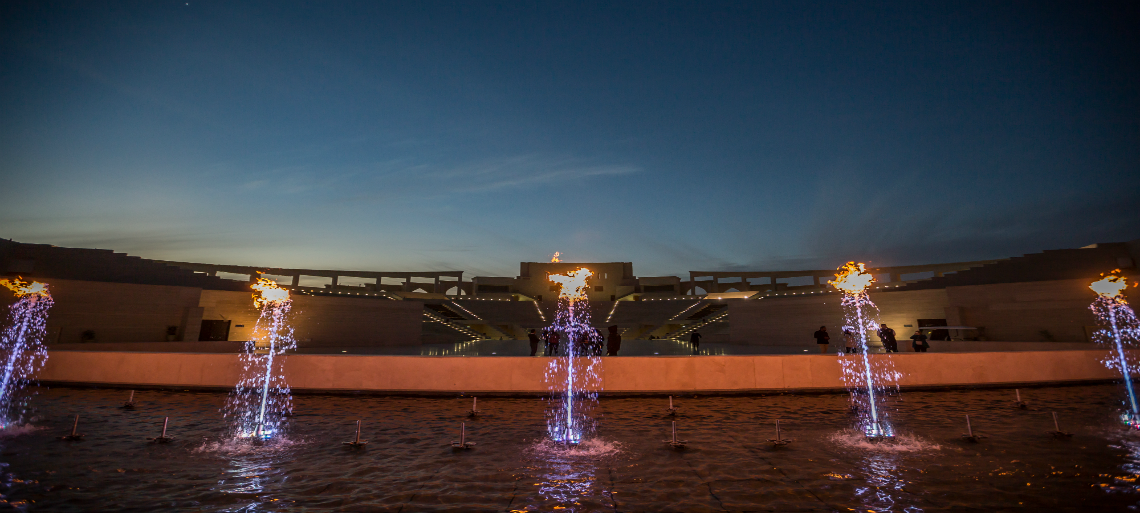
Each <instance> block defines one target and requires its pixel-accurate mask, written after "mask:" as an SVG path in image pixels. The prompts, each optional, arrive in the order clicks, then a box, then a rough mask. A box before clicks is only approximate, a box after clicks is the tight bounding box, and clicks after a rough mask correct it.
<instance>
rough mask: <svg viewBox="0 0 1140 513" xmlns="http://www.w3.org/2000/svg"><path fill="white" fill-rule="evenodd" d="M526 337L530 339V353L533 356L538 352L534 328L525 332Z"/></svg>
mask: <svg viewBox="0 0 1140 513" xmlns="http://www.w3.org/2000/svg"><path fill="white" fill-rule="evenodd" d="M526 338H527V339H528V340H530V355H531V356H534V354H535V353H537V352H538V335H537V334H535V332H534V328H531V330H530V331H528V332H527V334H526Z"/></svg>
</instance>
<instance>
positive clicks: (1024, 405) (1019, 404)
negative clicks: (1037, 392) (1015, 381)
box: [1013, 388, 1029, 410]
mask: <svg viewBox="0 0 1140 513" xmlns="http://www.w3.org/2000/svg"><path fill="white" fill-rule="evenodd" d="M1013 392H1014V393H1015V394H1017V401H1016V402H1014V403H1013V405H1014V406H1017V407H1018V408H1020V409H1022V410H1028V409H1029V403H1026V402H1023V401H1022V400H1021V389H1018V388H1015V389H1013Z"/></svg>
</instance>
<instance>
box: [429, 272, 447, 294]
mask: <svg viewBox="0 0 1140 513" xmlns="http://www.w3.org/2000/svg"><path fill="white" fill-rule="evenodd" d="M432 292H435V293H436V294H442V293H444V292H447V291H441V290H439V275H438V274H437V275H435V289H434V290H433V291H432Z"/></svg>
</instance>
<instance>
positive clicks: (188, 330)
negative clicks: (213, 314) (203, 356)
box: [181, 306, 206, 342]
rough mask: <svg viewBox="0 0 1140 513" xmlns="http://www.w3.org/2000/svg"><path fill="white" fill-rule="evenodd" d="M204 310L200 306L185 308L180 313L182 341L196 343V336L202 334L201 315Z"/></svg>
mask: <svg viewBox="0 0 1140 513" xmlns="http://www.w3.org/2000/svg"><path fill="white" fill-rule="evenodd" d="M205 311H206V309H205V308H202V307H200V306H189V307H186V311H184V312H182V326H181V328H182V329H181V331H182V341H183V342H197V341H198V335H200V334H201V333H202V315H203V314H204V313H205Z"/></svg>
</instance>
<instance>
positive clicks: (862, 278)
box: [828, 262, 898, 439]
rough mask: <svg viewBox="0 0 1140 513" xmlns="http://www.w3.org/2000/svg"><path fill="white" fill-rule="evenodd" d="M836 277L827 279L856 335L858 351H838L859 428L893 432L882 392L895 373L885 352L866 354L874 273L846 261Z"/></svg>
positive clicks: (874, 310) (884, 434)
mask: <svg viewBox="0 0 1140 513" xmlns="http://www.w3.org/2000/svg"><path fill="white" fill-rule="evenodd" d="M838 271H839V272H838V273H837V274H836V275H835V280H834V281H830V282H828V283H830V284H831V286H832V287H835V289H836V290H838V291H840V292H842V293H843V315H844V319H845V321H846V326H845V329H849V330H852V331H853V332H854V333H855V336H856V337H857V338H858V346H857V347H858V350H859V354H852V355H846V354H844V353H839V356H840V358H841V361H842V365H843V381H844V383H845V384H846V385H847V389H848V390H850V391H851V401H852V403H853V404H854V406H855V409H856V411H857V412H858V413H859V423H860V426H859V428H860V429H862V431H863V434H865V435H866V436H867V437H868V438H871V439H882V438H889V437H892V436H894V430H893V429H892V428H891V426H890V424H889V423H888V422H887V419H886V414H885V413H886V412H885V411H884V410H883V407H882V400H883V392H884V391H885V389H886V388H887V387H888V386H891V385H893V384H895V383H896V382H897V380H898V375H897V374H896V373H895V372H894V369H893V367H892V365H891V363H890V359H889V357H887V356H883V357H876V358H871V356H870V355H868V354H867V353H868V349H869V344H868V343H867V332H868V331H871V330H875V329H877V328H878V327H879V326H878V320H877V317H878V315H879V308H878V307H877V306H875V303H873V302H871V298H870V296H868V295H867V289H868V288H869V287H870V286H871V283H874V281H875V277H874V276H872V275H871V274H870V273H868V272H866V269H865V268H864V267H863V264H861V263H860V264H857V263H855V262H847V263H846V264H844V265H843V266H842V267H840V268H839V269H838Z"/></svg>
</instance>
